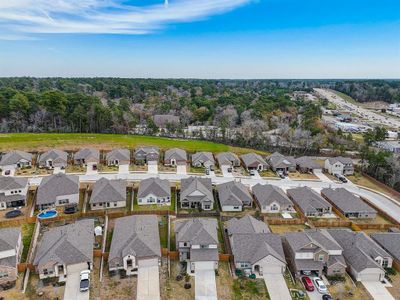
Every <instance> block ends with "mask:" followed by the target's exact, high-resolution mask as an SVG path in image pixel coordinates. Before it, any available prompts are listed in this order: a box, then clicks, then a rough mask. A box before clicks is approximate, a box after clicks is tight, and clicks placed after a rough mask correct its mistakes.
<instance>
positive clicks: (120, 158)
mask: <svg viewBox="0 0 400 300" xmlns="http://www.w3.org/2000/svg"><path fill="white" fill-rule="evenodd" d="M106 161H107V165H108V166H120V165H129V164H130V163H131V152H130V151H129V150H128V149H114V150H112V151H110V152H108V153H107V155H106Z"/></svg>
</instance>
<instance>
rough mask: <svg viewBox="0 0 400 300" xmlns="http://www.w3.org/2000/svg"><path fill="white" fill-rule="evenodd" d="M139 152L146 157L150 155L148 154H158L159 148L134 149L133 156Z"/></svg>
mask: <svg viewBox="0 0 400 300" xmlns="http://www.w3.org/2000/svg"><path fill="white" fill-rule="evenodd" d="M139 152H143V153H145V154H146V155H148V154H150V153H154V154H157V155H158V154H159V153H160V148H158V147H139V148H136V149H135V154H137V153H139Z"/></svg>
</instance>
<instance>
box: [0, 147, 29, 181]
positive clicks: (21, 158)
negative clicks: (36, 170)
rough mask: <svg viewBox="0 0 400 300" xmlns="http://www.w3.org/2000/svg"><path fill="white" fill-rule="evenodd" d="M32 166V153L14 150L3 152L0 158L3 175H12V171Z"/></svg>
mask: <svg viewBox="0 0 400 300" xmlns="http://www.w3.org/2000/svg"><path fill="white" fill-rule="evenodd" d="M30 166H32V154H30V153H28V152H24V151H20V150H14V151H11V152H7V153H5V154H3V156H2V157H1V160H0V169H1V170H2V175H10V174H11V173H10V172H11V171H13V170H16V169H20V168H26V167H30Z"/></svg>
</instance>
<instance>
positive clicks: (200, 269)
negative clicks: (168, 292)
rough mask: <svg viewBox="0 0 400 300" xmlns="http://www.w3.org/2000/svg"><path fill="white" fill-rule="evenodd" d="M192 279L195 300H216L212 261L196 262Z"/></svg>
mask: <svg viewBox="0 0 400 300" xmlns="http://www.w3.org/2000/svg"><path fill="white" fill-rule="evenodd" d="M195 270H196V274H195V279H194V286H195V294H194V295H195V296H194V297H195V299H196V300H217V284H216V282H215V271H214V262H208V261H202V262H196V266H195Z"/></svg>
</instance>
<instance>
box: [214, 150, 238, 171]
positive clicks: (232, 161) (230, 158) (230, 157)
mask: <svg viewBox="0 0 400 300" xmlns="http://www.w3.org/2000/svg"><path fill="white" fill-rule="evenodd" d="M217 161H218V165H219V166H220V167H222V166H228V167H234V168H235V167H240V159H239V157H238V156H237V155H236V154H235V153H232V152H221V153H218V154H217Z"/></svg>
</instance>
